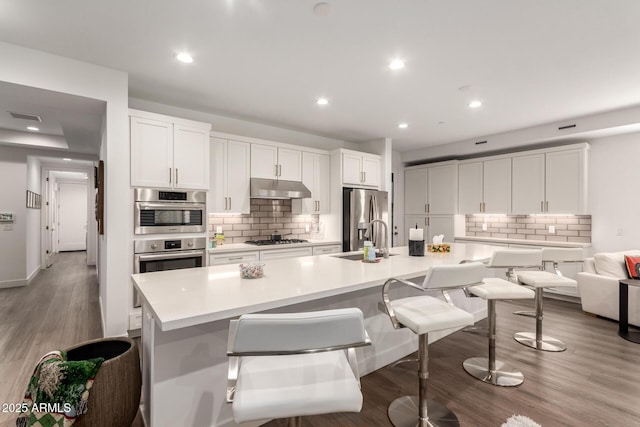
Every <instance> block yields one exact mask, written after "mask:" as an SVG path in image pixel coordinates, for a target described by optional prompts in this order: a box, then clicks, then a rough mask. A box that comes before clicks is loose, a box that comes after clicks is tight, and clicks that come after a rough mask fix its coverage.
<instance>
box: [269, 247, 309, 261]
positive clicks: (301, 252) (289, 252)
mask: <svg viewBox="0 0 640 427" xmlns="http://www.w3.org/2000/svg"><path fill="white" fill-rule="evenodd" d="M312 254H313V248H312V247H311V246H306V247H303V248H290V249H272V250H268V251H260V261H267V260H270V259H280V258H297V257H300V256H309V255H312Z"/></svg>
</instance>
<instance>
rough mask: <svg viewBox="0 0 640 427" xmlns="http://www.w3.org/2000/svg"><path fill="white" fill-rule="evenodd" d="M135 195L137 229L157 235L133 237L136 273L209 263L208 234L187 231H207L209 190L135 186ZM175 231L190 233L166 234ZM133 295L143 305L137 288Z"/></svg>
mask: <svg viewBox="0 0 640 427" xmlns="http://www.w3.org/2000/svg"><path fill="white" fill-rule="evenodd" d="M134 197H135V203H134V205H135V207H134V233H135V234H136V235H148V236H149V237H152V236H151V235H157V238H151V239H150V238H148V237H145V238H144V239H142V238H141V239H135V240H134V245H133V246H134V247H133V261H134V262H133V264H134V265H133V270H134V273H149V272H153V271H166V270H178V269H183V268H194V267H204V266H205V265H206V250H207V249H206V247H207V239H206V237H204V236H202V237H199V236H195V237H194V236H193V235H188V233H204V232H205V231H206V192H204V191H165V190H155V189H150V188H136V189H135V190H134ZM175 233H181V234H187V235H186V236H179V235H176V236H175V237H173V236H171V237H166V235H167V234H169V235H171V234H175ZM133 299H134V307H140V305H141V301H140V297H139V295H138V293H137V292H135V291H134V297H133Z"/></svg>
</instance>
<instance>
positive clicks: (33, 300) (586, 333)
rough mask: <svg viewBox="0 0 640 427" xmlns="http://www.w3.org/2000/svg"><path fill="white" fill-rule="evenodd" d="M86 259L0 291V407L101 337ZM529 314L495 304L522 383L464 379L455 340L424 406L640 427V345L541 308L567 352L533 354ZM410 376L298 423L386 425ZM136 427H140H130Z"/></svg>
mask: <svg viewBox="0 0 640 427" xmlns="http://www.w3.org/2000/svg"><path fill="white" fill-rule="evenodd" d="M84 257H85V255H84V253H81V252H72V253H63V254H59V255H57V256H56V259H55V263H54V265H53V266H52V267H51V268H49V269H48V270H45V271H42V272H41V273H40V275H39V276H38V277H37V278H36V279H35V280H34V282H33V283H32V284H31V285H30V286H29V287H25V288H14V289H0V404H1V403H4V402H7V403H9V402H20V401H21V399H22V394H23V392H24V388H25V386H26V383H27V380H28V378H29V376H30V375H31V371H32V369H33V367H34V365H35V363H36V362H37V361H38V360H39V358H40V357H41V356H42V354H44V353H46V352H47V351H50V350H52V349H57V348H65V347H68V346H70V345H71V344H75V343H77V342H81V341H85V340H88V339H92V338H97V337H100V336H102V331H101V326H100V313H99V308H98V286H97V283H96V275H95V269H93V268H89V267H87V266H86V265H85V258H84ZM530 306H531V302H528V303H522V302H507V301H504V302H498V304H497V310H498V340H497V355H498V359H501V360H503V361H505V362H508V363H510V364H512V365H515V366H516V367H518V368H519V369H520V370H522V372H523V373H524V375H525V382H524V384H522V385H521V386H519V387H514V388H502V387H494V386H491V385H488V384H485V383H482V382H480V381H477V380H475V379H473V378H472V377H471V376H469V375H468V374H467V373H466V372H465V371H464V370H463V369H462V362H463V360H464V359H466V358H468V357H472V356H486V354H487V341H486V338H484V337H481V336H477V335H471V334H466V333H463V332H457V333H455V334H452V335H450V336H448V337H446V338H444V339H442V340H440V341H438V342H436V343H433V344H432V345H431V346H430V347H429V352H430V366H429V368H430V386H429V393H430V397H431V398H433V399H436V400H440V401H441V402H443V403H445V404H446V405H447V406H448V407H449V408H450V409H452V410H454V411H455V412H456V413H457V415H458V418H459V420H460V424H461V426H473V427H484V426H487V427H489V426H491V427H498V426H500V425H501V424H502V423H503V422H504V421H505V420H506V419H507V418H508V417H509V416H511V415H513V414H521V415H526V416H528V417H530V418H532V419H533V420H535V421H536V422H538V423H539V424H541V425H542V426H544V427H554V426H572V427H573V426H585V425H589V426H611V427H614V426H615V427H630V426H640V344H634V343H631V342H628V341H625V340H623V339H622V338H620V337H618V335H617V326H618V325H617V323H616V322H612V321H609V320H605V319H600V318H596V317H592V316H588V315H585V314H584V313H583V312H582V311H581V309H580V306H579V305H577V304H572V303H568V302H563V301H557V300H550V299H545V319H544V328H545V333H546V334H548V335H551V336H553V337H556V338H558V339H561V340H563V341H565V342H566V344H567V346H568V350H567V351H565V352H562V353H547V352H537V351H535V350H533V349H530V348H527V347H524V346H522V345H520V344H518V343H517V342H516V341H514V340H513V338H512V335H513V333H514V332H518V331H533V328H534V319H531V318H528V317H522V316H515V315H513V314H511V313H512V311H514V310H519V309H526V308H528V307H530ZM481 324H482V325H485V324H486V321H482V322H481ZM414 368H415V367H414V366H412V365H404V366H402V367H396V368H389V367H386V368H383V369H380V370H378V371H376V372H374V373H372V374H369V375H367V376H365V377H363V378H362V389H363V394H364V407H363V410H362V412H360V413H357V414H331V415H324V416H313V417H306V418H304V420H303V424H304V425H305V426H308V427H329V426H331V427H336V426H338V427H342V426H344V427H349V426H359V427H360V426H361V427H372V426H390V425H391V423H390V422H389V420H388V419H387V415H386V411H387V406H388V405H389V403H390V402H391V401H393V400H394V399H395V398H396V397H399V396H402V395H405V394H415V393H416V392H417V378H416V376H415V372H414V370H413V369H414ZM14 419H15V416H13V415H12V414H6V413H0V427H10V426H11V427H12V426H14V425H15V421H13V420H14ZM134 425H135V426H136V427H137V426H142V423H141V422H140V420H139V419H138V420H136V422H135V423H134ZM267 425H268V426H271V427H274V426H284V425H285V423H284V422H282V421H281V420H277V421H272V422H270V423H268V424H267ZM196 427H200V426H196Z"/></svg>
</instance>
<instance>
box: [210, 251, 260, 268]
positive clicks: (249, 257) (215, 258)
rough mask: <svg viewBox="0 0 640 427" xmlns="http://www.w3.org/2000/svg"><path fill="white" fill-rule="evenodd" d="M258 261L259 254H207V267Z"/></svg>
mask: <svg viewBox="0 0 640 427" xmlns="http://www.w3.org/2000/svg"><path fill="white" fill-rule="evenodd" d="M259 260H260V252H258V251H250V252H230V253H226V254H225V253H223V254H209V265H225V264H240V263H242V262H255V261H259Z"/></svg>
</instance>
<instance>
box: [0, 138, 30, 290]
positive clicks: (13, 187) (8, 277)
mask: <svg viewBox="0 0 640 427" xmlns="http://www.w3.org/2000/svg"><path fill="white" fill-rule="evenodd" d="M0 182H2V183H3V184H2V190H1V191H0V212H12V213H13V216H14V220H15V222H14V223H13V224H0V288H3V287H12V286H23V285H25V284H26V270H27V263H26V250H27V245H26V233H27V208H26V190H27V156H26V153H25V151H24V150H22V149H18V148H12V147H4V146H0ZM30 210H31V209H30Z"/></svg>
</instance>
